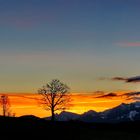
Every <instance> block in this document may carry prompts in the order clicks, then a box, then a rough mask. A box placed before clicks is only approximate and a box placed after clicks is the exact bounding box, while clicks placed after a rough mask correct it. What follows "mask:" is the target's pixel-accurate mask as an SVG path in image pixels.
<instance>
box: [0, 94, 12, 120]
mask: <svg viewBox="0 0 140 140" xmlns="http://www.w3.org/2000/svg"><path fill="white" fill-rule="evenodd" d="M0 104H1V106H2V111H3V116H4V117H5V116H9V114H10V113H11V112H10V101H9V99H8V95H5V94H3V95H1V98H0Z"/></svg>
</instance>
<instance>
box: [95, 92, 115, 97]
mask: <svg viewBox="0 0 140 140" xmlns="http://www.w3.org/2000/svg"><path fill="white" fill-rule="evenodd" d="M116 96H117V94H116V93H108V94H105V95H101V96H98V97H96V98H110V97H116Z"/></svg>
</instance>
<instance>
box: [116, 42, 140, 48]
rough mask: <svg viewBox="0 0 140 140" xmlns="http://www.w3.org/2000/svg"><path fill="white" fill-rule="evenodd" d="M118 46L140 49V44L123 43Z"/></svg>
mask: <svg viewBox="0 0 140 140" xmlns="http://www.w3.org/2000/svg"><path fill="white" fill-rule="evenodd" d="M117 44H118V45H119V46H121V47H140V42H122V43H117Z"/></svg>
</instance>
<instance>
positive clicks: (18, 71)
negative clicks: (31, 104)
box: [0, 0, 140, 93]
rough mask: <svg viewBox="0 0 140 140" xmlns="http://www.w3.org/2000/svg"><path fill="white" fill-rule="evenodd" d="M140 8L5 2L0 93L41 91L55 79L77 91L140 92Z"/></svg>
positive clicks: (117, 2)
mask: <svg viewBox="0 0 140 140" xmlns="http://www.w3.org/2000/svg"><path fill="white" fill-rule="evenodd" d="M139 7H140V1H139V0H47V1H46V0H12V1H11V0H0V79H1V80H0V93H36V92H37V89H38V88H40V87H41V86H42V85H44V84H45V83H47V82H49V81H50V80H51V79H55V78H58V79H60V80H61V81H63V82H65V83H66V84H67V85H68V86H69V87H70V88H71V91H72V92H80V93H81V92H93V91H119V90H120V91H122V90H140V84H139V82H140V78H139V75H140V73H139V70H140V64H139V60H140V55H139V53H140V26H139V25H140V14H139V13H140V8H139ZM131 78H132V79H133V80H132V81H130V82H129V81H128V80H129V79H131ZM135 79H136V80H135Z"/></svg>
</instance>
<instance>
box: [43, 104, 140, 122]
mask: <svg viewBox="0 0 140 140" xmlns="http://www.w3.org/2000/svg"><path fill="white" fill-rule="evenodd" d="M50 118H51V117H47V118H45V119H46V120H50ZM70 120H77V121H82V122H101V123H116V122H126V121H137V120H140V102H134V103H130V104H125V103H122V104H120V105H119V106H117V107H114V108H112V109H108V110H105V111H103V112H96V111H93V110H89V111H87V112H85V113H83V114H76V113H72V112H66V111H63V112H61V113H60V114H56V121H70Z"/></svg>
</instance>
